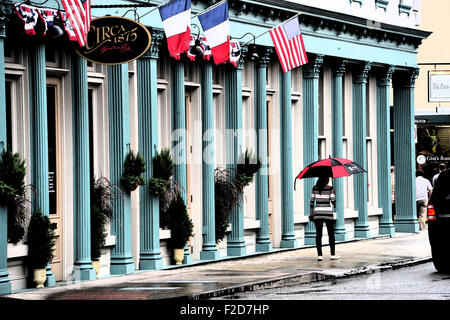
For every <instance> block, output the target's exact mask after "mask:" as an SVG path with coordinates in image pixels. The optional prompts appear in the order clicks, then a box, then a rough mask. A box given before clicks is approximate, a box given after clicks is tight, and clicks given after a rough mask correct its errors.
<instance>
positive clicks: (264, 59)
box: [257, 47, 275, 68]
mask: <svg viewBox="0 0 450 320" xmlns="http://www.w3.org/2000/svg"><path fill="white" fill-rule="evenodd" d="M274 52H275V51H274V50H273V48H271V47H259V50H258V53H259V60H258V62H257V65H258V66H261V67H264V68H267V66H268V65H269V63H270V59H271V58H272V55H273V53H274Z"/></svg>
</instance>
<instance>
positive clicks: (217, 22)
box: [198, 1, 230, 65]
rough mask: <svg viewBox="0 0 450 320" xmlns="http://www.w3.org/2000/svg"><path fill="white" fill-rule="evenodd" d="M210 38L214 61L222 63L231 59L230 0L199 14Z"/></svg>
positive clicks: (207, 37) (204, 29)
mask: <svg viewBox="0 0 450 320" xmlns="http://www.w3.org/2000/svg"><path fill="white" fill-rule="evenodd" d="M198 19H199V20H200V23H201V25H202V28H203V31H204V32H205V36H206V39H208V43H209V47H210V48H211V53H212V56H213V59H214V63H215V64H216V65H217V64H220V63H223V62H227V61H228V60H229V59H230V24H229V20H228V1H224V2H223V3H220V4H218V5H217V6H215V7H213V8H212V9H210V10H208V11H206V12H205V13H203V14H201V15H199V16H198Z"/></svg>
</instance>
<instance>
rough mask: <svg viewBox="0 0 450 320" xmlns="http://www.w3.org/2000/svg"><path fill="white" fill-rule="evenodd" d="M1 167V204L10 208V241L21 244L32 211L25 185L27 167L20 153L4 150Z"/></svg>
mask: <svg viewBox="0 0 450 320" xmlns="http://www.w3.org/2000/svg"><path fill="white" fill-rule="evenodd" d="M1 158H2V162H1V165H0V203H1V204H3V205H6V206H8V240H9V241H10V242H12V243H17V242H19V241H20V240H21V239H22V238H23V236H24V234H25V228H26V226H27V224H28V220H29V216H30V210H29V206H28V203H29V201H28V199H27V196H26V191H27V189H28V188H31V186H26V185H25V176H26V167H25V161H24V160H22V158H21V157H20V154H19V153H13V152H10V151H5V150H2V153H1Z"/></svg>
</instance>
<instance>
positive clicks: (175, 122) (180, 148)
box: [172, 61, 192, 264]
mask: <svg viewBox="0 0 450 320" xmlns="http://www.w3.org/2000/svg"><path fill="white" fill-rule="evenodd" d="M184 95H185V93H184V63H183V62H182V61H173V63H172V130H173V131H172V144H173V145H172V147H173V149H172V150H173V155H172V157H173V161H174V163H175V169H174V179H175V181H177V182H178V184H179V185H180V192H181V196H182V197H183V199H184V201H185V202H186V197H187V195H186V190H187V177H186V148H187V146H186V143H187V141H186V138H187V135H186V134H187V132H186V103H185V96H184ZM191 262H192V256H191V255H190V253H189V248H188V246H187V244H186V246H185V248H184V260H183V264H189V263H191Z"/></svg>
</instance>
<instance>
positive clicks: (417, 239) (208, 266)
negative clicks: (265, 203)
mask: <svg viewBox="0 0 450 320" xmlns="http://www.w3.org/2000/svg"><path fill="white" fill-rule="evenodd" d="M336 252H337V253H338V254H339V255H340V257H341V258H340V259H339V260H334V261H332V260H330V256H329V247H328V246H325V247H324V261H322V262H319V261H317V254H316V248H315V247H308V248H300V249H285V250H274V252H271V253H265V254H255V255H251V256H249V257H244V258H232V259H224V260H221V261H216V262H210V261H209V262H202V263H198V264H195V265H190V266H182V267H168V268H165V269H163V270H155V271H144V272H140V271H137V272H136V273H134V274H131V275H125V276H110V277H105V278H102V279H98V280H94V281H85V282H79V283H72V284H64V285H57V286H56V287H52V288H44V289H27V290H23V291H20V292H15V293H12V294H9V295H5V296H0V299H2V298H7V299H8V298H10V299H21V300H145V299H151V300H155V299H169V298H182V297H185V298H190V299H207V298H210V297H214V296H223V295H227V294H231V293H234V292H242V291H248V290H255V289H258V288H263V287H271V286H272V287H273V286H276V285H282V284H283V283H293V282H296V283H308V282H312V281H320V280H325V279H333V278H342V277H350V276H354V275H357V274H361V273H366V272H373V271H374V270H381V271H383V270H386V269H392V268H398V267H403V266H409V265H413V264H418V263H424V262H428V261H431V249H430V245H429V242H428V231H427V230H425V231H421V232H420V233H416V234H411V233H397V234H396V236H395V238H389V237H384V236H383V237H378V238H373V239H367V240H359V241H348V242H344V243H338V244H337V245H336Z"/></svg>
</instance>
